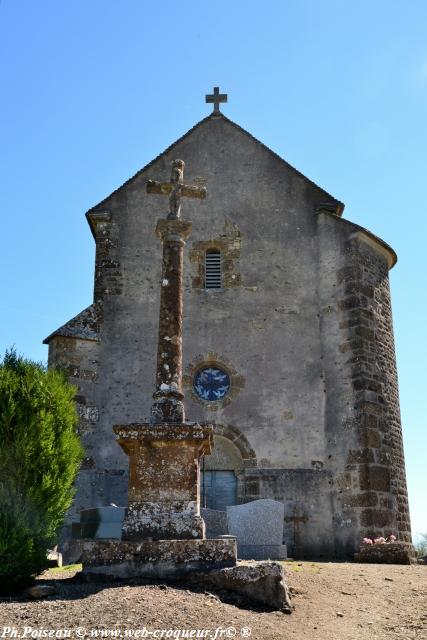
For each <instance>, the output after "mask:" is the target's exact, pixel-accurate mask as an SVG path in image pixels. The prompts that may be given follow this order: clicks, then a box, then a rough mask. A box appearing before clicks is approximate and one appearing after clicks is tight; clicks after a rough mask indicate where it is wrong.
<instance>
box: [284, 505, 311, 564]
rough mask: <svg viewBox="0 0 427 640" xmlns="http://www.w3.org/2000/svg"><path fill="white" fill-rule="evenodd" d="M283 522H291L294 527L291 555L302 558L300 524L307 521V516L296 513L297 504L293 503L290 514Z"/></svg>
mask: <svg viewBox="0 0 427 640" xmlns="http://www.w3.org/2000/svg"><path fill="white" fill-rule="evenodd" d="M285 522H292V523H293V525H294V526H293V529H294V551H293V555H294V557H295V558H297V559H302V557H303V555H304V551H303V545H302V543H301V535H300V534H301V531H300V525H301V524H305V523H306V522H308V518H307V516H299V515H298V506H297V505H295V506H294V508H293V511H292V516H289V517H287V518H285Z"/></svg>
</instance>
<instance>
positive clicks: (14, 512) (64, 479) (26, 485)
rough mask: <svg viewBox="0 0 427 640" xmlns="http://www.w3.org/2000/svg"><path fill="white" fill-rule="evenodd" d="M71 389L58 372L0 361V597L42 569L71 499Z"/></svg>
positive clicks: (76, 457)
mask: <svg viewBox="0 0 427 640" xmlns="http://www.w3.org/2000/svg"><path fill="white" fill-rule="evenodd" d="M74 394H75V388H74V387H73V386H72V385H70V384H68V382H67V381H66V378H65V375H64V374H63V373H62V372H60V371H53V370H47V369H46V367H44V366H43V365H41V364H38V363H35V362H31V361H29V360H26V359H24V358H22V357H20V356H17V355H16V352H15V351H14V350H11V351H8V352H6V354H5V356H4V359H3V362H2V363H0V591H2V592H3V593H5V592H11V591H14V590H18V589H20V588H23V587H24V586H26V585H28V584H30V583H31V582H32V579H33V578H34V576H36V575H37V574H38V573H40V572H41V571H42V570H43V569H45V568H46V566H47V562H46V551H47V549H48V548H51V547H52V546H53V545H55V544H56V542H57V539H58V534H59V531H60V528H61V525H62V523H63V520H64V516H65V513H66V511H67V509H68V508H69V507H70V505H71V502H72V499H73V495H74V488H73V484H74V480H75V477H76V474H77V471H78V469H79V465H80V461H81V457H82V447H81V444H80V440H79V437H78V435H77V433H76V427H77V422H78V418H77V414H76V409H75V405H74V401H73V398H74Z"/></svg>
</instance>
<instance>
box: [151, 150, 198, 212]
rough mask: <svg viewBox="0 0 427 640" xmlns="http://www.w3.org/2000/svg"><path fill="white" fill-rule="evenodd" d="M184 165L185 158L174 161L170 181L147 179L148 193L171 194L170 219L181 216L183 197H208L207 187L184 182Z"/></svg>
mask: <svg viewBox="0 0 427 640" xmlns="http://www.w3.org/2000/svg"><path fill="white" fill-rule="evenodd" d="M184 167H185V162H184V160H174V161H173V162H172V170H171V179H170V182H156V180H148V181H147V193H157V194H160V195H163V196H169V214H168V220H175V219H176V218H180V217H181V216H180V214H181V198H183V197H186V198H201V199H203V198H206V189H205V187H193V186H191V185H187V184H184Z"/></svg>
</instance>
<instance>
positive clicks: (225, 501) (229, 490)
mask: <svg viewBox="0 0 427 640" xmlns="http://www.w3.org/2000/svg"><path fill="white" fill-rule="evenodd" d="M200 484H201V497H202V500H201V503H202V507H204V506H206V507H208V508H209V509H217V510H219V511H226V507H230V506H231V505H233V504H236V503H237V478H236V475H235V473H234V471H204V472H203V471H202V472H201V478H200Z"/></svg>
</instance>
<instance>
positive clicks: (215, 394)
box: [193, 367, 230, 402]
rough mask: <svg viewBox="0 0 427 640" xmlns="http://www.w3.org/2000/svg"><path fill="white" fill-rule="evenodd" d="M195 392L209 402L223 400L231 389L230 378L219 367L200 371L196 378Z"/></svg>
mask: <svg viewBox="0 0 427 640" xmlns="http://www.w3.org/2000/svg"><path fill="white" fill-rule="evenodd" d="M193 386H194V391H195V392H196V393H197V395H198V396H199V398H201V399H202V400H206V401H207V402H215V401H216V400H221V398H223V397H224V396H225V394H226V393H227V392H228V391H229V389H230V376H229V375H228V373H225V371H222V369H218V368H217V367H206V368H205V369H200V371H198V372H197V373H196V375H195V376H194V383H193Z"/></svg>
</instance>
